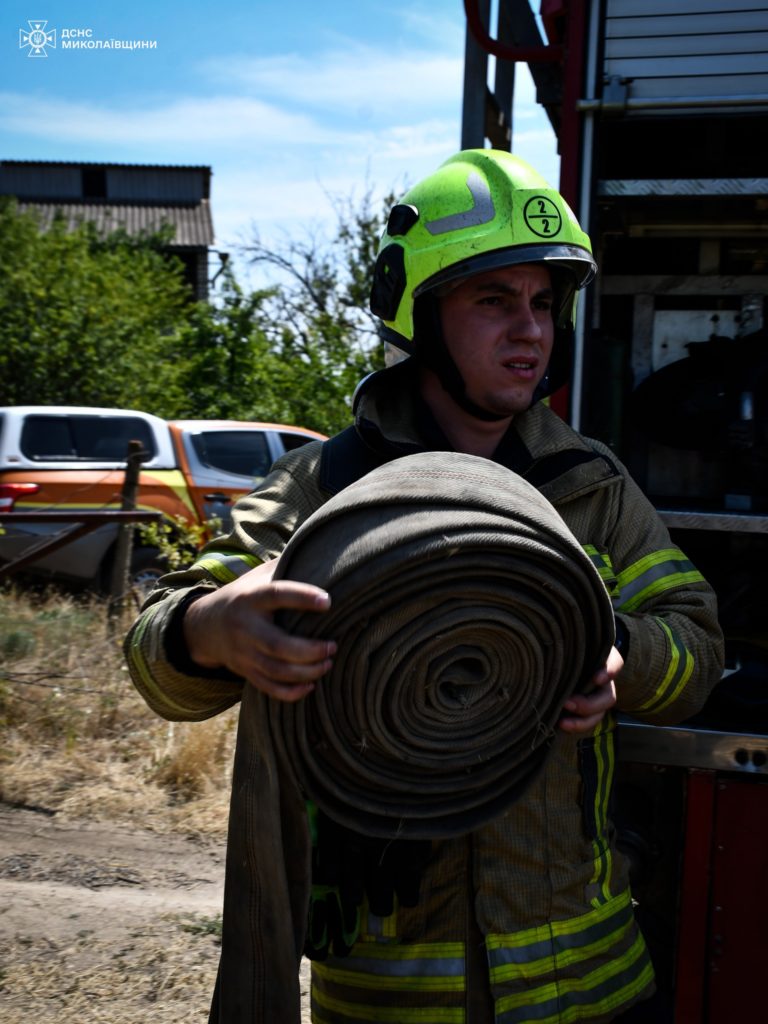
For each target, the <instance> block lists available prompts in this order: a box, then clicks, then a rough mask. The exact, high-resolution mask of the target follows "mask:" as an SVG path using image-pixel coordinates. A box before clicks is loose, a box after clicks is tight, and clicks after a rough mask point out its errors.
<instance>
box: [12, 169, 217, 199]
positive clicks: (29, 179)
mask: <svg viewBox="0 0 768 1024" xmlns="http://www.w3.org/2000/svg"><path fill="white" fill-rule="evenodd" d="M84 172H86V173H88V172H92V173H103V174H105V176H106V179H109V181H110V184H111V187H110V188H109V190H108V193H106V195H108V196H110V197H113V196H114V197H115V198H118V199H121V200H122V199H128V200H131V199H139V198H145V199H147V200H150V201H155V202H161V203H162V202H173V201H174V200H175V201H179V200H180V201H185V200H189V199H191V198H195V199H197V198H198V197H201V198H203V199H210V198H211V176H212V173H213V172H212V170H211V168H210V167H208V166H206V165H202V164H201V165H187V164H119V163H110V162H103V163H98V162H95V161H94V162H82V163H81V162H78V161H70V160H0V193H2V194H3V195H11V196H14V195H17V196H19V197H23V196H24V197H27V198H28V199H34V200H36V201H40V202H42V201H45V200H48V199H55V200H59V201H74V200H76V199H78V198H79V197H80V196H87V194H86V193H84V191H83V186H82V180H81V175H82V174H83V173H84ZM153 181H154V182H155V188H156V189H158V188H159V190H156V191H155V193H154V194H152V195H141V194H142V193H143V194H145V193H146V189H147V187H150V186H151V183H152V182H153ZM2 182H4V184H2ZM131 182H133V187H129V190H128V193H127V194H126V191H125V188H126V186H127V185H129V186H130V183H131ZM190 188H191V191H190ZM59 189H60V190H59ZM136 189H138V191H136ZM174 189H176V190H177V191H178V194H177V195H173V191H174ZM179 189H180V190H179ZM191 193H194V194H195V195H194V196H193V195H191Z"/></svg>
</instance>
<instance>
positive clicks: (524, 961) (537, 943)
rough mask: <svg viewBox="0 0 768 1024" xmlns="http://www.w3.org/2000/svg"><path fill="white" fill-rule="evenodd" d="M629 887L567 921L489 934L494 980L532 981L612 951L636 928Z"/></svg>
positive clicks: (492, 981)
mask: <svg viewBox="0 0 768 1024" xmlns="http://www.w3.org/2000/svg"><path fill="white" fill-rule="evenodd" d="M633 922H634V912H633V909H632V900H631V897H630V893H629V890H627V891H625V892H623V893H620V894H619V895H618V896H615V897H614V898H613V899H612V900H610V901H609V902H607V903H604V904H602V905H601V906H600V907H596V908H595V909H594V910H590V911H588V912H587V913H586V914H581V915H580V916H579V917H574V918H570V919H569V920H567V921H551V922H549V923H548V924H540V925H536V927H535V928H527V929H526V930H525V931H522V932H513V933H511V934H507V935H488V936H487V937H486V940H485V944H486V947H487V949H488V957H489V963H490V972H491V983H492V984H494V985H502V984H504V983H507V982H510V981H522V982H526V983H528V984H529V983H530V981H531V980H532V979H535V978H540V977H541V976H542V975H544V974H547V973H548V972H553V971H554V972H557V971H560V970H563V968H566V967H568V966H570V965H572V964H576V963H581V962H582V961H584V960H589V959H590V958H591V957H592V956H594V955H595V954H596V953H602V952H604V951H606V950H611V949H612V948H613V946H615V945H616V943H617V942H618V941H619V940H620V939H621V937H622V936H623V935H625V934H626V933H627V931H628V930H629V929H630V928H631V927H632V925H633Z"/></svg>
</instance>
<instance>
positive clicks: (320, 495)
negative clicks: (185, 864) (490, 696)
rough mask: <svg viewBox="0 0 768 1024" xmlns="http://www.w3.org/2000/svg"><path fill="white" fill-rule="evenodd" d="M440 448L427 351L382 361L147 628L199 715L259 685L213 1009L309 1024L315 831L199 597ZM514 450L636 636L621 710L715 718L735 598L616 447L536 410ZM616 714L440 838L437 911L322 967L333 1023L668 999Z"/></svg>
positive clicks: (366, 931)
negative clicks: (303, 980)
mask: <svg viewBox="0 0 768 1024" xmlns="http://www.w3.org/2000/svg"><path fill="white" fill-rule="evenodd" d="M361 439H362V441H363V442H364V443H361ZM436 448H437V449H441V448H442V449H448V448H449V445H448V444H447V442H446V441H445V439H444V438H443V437H442V435H441V434H440V432H439V430H438V428H437V426H436V425H435V424H434V422H433V421H432V420H431V417H430V415H429V413H428V411H427V410H426V408H425V407H424V406H423V404H422V403H421V402H420V400H419V398H418V394H417V390H416V380H415V374H414V373H413V370H412V368H411V366H410V364H409V362H406V363H404V364H400V365H398V366H394V367H391V368H389V369H387V370H385V371H382V372H381V373H380V374H377V375H374V377H372V378H370V379H369V381H368V382H366V385H365V386H364V387H363V389H362V391H361V394H360V396H359V399H358V402H357V407H356V427H355V428H354V429H353V428H350V430H349V431H346V432H344V433H343V434H341V435H338V436H337V438H335V439H332V441H331V442H326V443H321V442H312V443H310V444H308V445H306V446H305V447H303V448H300V449H298V450H296V451H293V452H291V453H289V454H288V455H286V456H284V457H283V458H282V459H280V460H279V461H278V462H277V463H276V465H275V467H274V468H273V471H272V472H271V473H270V475H269V476H268V477H267V478H266V479H265V480H264V481H263V483H262V484H261V485H260V486H259V488H258V489H257V490H256V491H254V492H253V493H252V494H251V495H249V496H248V497H246V498H244V499H242V500H241V501H240V502H239V503H238V505H237V506H236V508H235V510H234V528H233V530H232V532H231V533H230V534H229V535H228V536H227V537H226V538H224V539H221V540H218V541H214V542H212V543H211V544H209V545H208V547H207V548H206V549H205V550H204V551H203V552H202V554H201V556H200V557H199V558H198V560H197V562H196V563H195V565H194V566H193V567H192V568H191V569H190V570H187V571H185V572H182V573H174V574H169V575H168V576H166V577H164V579H163V580H162V581H161V584H160V586H159V587H158V589H157V590H156V591H155V592H154V593H153V595H152V596H151V597H150V599H149V600H148V602H147V605H146V606H145V608H144V610H143V612H142V614H141V615H140V617H139V618H138V620H137V622H136V623H135V625H134V626H133V628H132V630H131V632H130V634H129V637H128V639H127V642H126V653H127V657H128V662H129V666H130V669H131V674H132V677H133V679H134V682H135V684H136V686H137V687H138V689H139V690H140V692H141V693H142V694H143V696H144V698H145V699H146V700H147V702H148V703H149V704H150V706H151V707H153V708H154V709H155V710H156V711H157V712H158V713H159V714H161V715H163V716H164V717H166V718H170V719H186V720H199V719H203V718H207V717H209V716H211V715H214V714H216V713H218V712H220V711H222V710H224V709H225V708H227V707H229V706H231V705H232V704H233V703H235V702H237V701H239V700H241V699H242V707H241V711H240V725H239V733H238V742H237V751H236V756H235V768H234V778H233V788H232V804H231V813H230V825H229V842H228V850H227V877H226V886H225V906H224V926H223V941H222V957H221V967H220V972H219V981H218V985H217V992H216V996H215V998H214V1006H213V1009H212V1014H211V1019H212V1021H217V1022H222V1024H261V1022H271V1021H280V1022H287V1024H290V1022H298V1020H299V1004H300V999H299V988H298V980H297V974H298V971H297V968H298V963H299V959H300V956H301V950H302V946H303V942H304V931H305V925H306V917H307V907H308V900H309V881H310V878H309V875H310V868H309V865H310V845H309V844H310V840H309V835H308V828H307V816H306V809H305V803H304V798H303V795H302V794H301V793H298V792H297V791H296V790H295V788H294V787H293V786H292V785H290V784H288V783H287V782H286V773H285V772H281V769H280V765H279V763H278V761H277V757H276V754H275V751H274V748H273V745H272V742H271V739H270V735H269V729H268V725H267V723H266V717H267V716H266V715H265V714H264V710H265V702H266V701H267V698H266V697H264V695H263V694H261V693H259V692H257V691H256V690H255V689H254V688H253V687H250V686H246V687H243V684H242V682H241V681H239V680H238V679H236V678H234V677H232V676H231V675H229V674H228V673H226V672H213V671H207V670H202V669H200V668H199V667H197V666H195V665H194V664H193V663H192V662H191V661H189V660H188V658H187V657H186V656H185V654H184V650H183V646H182V644H181V643H180V621H181V615H180V612H179V609H180V607H181V606H182V605H183V603H184V602H186V601H188V600H189V599H190V598H191V597H192V596H193V595H194V594H196V593H198V592H199V589H200V588H211V587H218V586H221V585H223V584H226V583H227V582H229V581H231V580H233V579H235V578H236V577H237V576H239V575H240V574H242V573H243V572H247V571H248V570H249V569H250V568H252V567H253V566H254V565H256V564H258V563H259V562H261V561H265V560H267V559H270V558H273V557H276V556H278V555H279V554H280V552H281V550H282V549H283V547H284V546H285V544H286V542H287V540H288V538H289V537H290V536H291V534H292V533H293V531H294V530H295V529H296V528H297V526H298V525H300V524H301V523H302V522H303V521H304V520H305V519H306V518H307V517H308V516H309V515H310V514H311V513H312V512H313V511H314V510H315V509H317V508H318V507H319V506H320V505H321V504H323V503H324V502H325V501H326V500H327V499H328V498H329V497H330V495H331V494H332V493H334V492H336V491H338V490H340V489H341V488H343V487H344V486H346V484H348V483H351V482H352V481H353V480H355V479H357V478H358V477H359V476H360V475H362V474H363V473H365V472H367V471H369V470H370V469H372V468H374V467H375V466H376V465H378V464H379V463H381V462H384V461H387V460H389V459H392V458H397V457H398V456H401V455H404V454H410V453H413V452H416V451H421V450H430V449H436ZM494 460H495V461H497V462H499V463H501V464H502V465H505V466H507V467H508V468H509V469H511V470H513V471H514V472H516V473H518V474H519V475H521V476H522V477H524V478H525V479H527V480H528V481H529V482H530V483H532V484H533V485H534V486H535V487H537V488H538V489H539V490H540V492H541V493H542V494H543V495H544V496H545V497H546V498H547V499H548V500H549V501H550V502H551V503H552V504H553V505H554V506H555V508H556V509H557V511H558V512H559V513H560V515H561V516H562V517H563V519H564V520H565V522H566V524H567V525H568V527H569V528H570V529H571V531H572V532H573V533H574V534H575V536H576V538H577V539H578V540H579V542H580V543H581V544H582V545H583V546H584V549H585V550H586V551H587V552H588V553H589V555H590V556H591V558H592V559H593V561H594V563H595V565H596V566H597V568H598V569H599V572H600V574H601V576H602V578H603V581H604V583H605V586H606V587H607V588H608V590H609V593H610V594H611V596H612V598H613V602H614V607H615V610H616V615H617V621H618V622H620V623H621V631H622V633H624V634H625V635H626V637H628V646H627V647H626V654H625V666H624V669H623V671H622V672H621V674H620V676H619V678H618V680H617V691H618V709H619V710H620V711H622V712H626V713H629V714H631V715H633V716H636V717H637V718H639V719H642V720H643V721H649V722H655V723H658V724H669V723H674V722H677V721H681V720H683V719H685V718H687V717H689V716H690V715H692V714H694V713H695V712H696V711H697V710H698V709H699V708H700V707H701V706H702V704H703V703H704V701H705V699H706V697H707V696H708V694H709V692H710V691H711V689H712V687H713V686H714V684H715V683H716V682H717V680H718V679H719V678H720V674H721V670H722V637H721V633H720V630H719V627H718V625H717V619H716V605H715V597H714V594H713V592H712V590H711V588H710V587H709V586H708V585H707V583H706V582H705V581H704V580H703V578H702V577H701V575H700V574H699V573H698V572H697V570H696V569H695V567H694V566H693V565H691V563H690V562H689V561H688V560H687V559H686V557H685V555H684V554H683V553H682V552H681V551H680V550H678V549H677V548H676V547H675V546H674V545H673V544H672V542H671V540H670V537H669V535H668V533H667V531H666V529H665V527H664V526H663V524H662V523H661V522H660V521H659V518H658V516H657V515H656V513H655V511H654V509H653V508H652V506H651V505H650V504H649V502H648V501H647V500H646V498H645V497H644V496H643V495H642V493H641V492H640V491H639V489H638V488H637V486H636V485H635V484H634V482H633V481H632V480H631V478H630V477H629V476H628V474H627V472H626V470H625V469H624V468H623V467H622V466H621V464H620V463H619V462H618V461H617V460H616V458H615V456H614V455H613V454H612V453H611V452H610V450H609V449H607V448H606V447H604V446H603V445H601V444H599V443H597V442H595V441H591V440H588V439H585V438H583V437H582V436H580V435H579V434H577V433H575V432H574V431H573V430H572V429H571V428H570V427H568V426H567V425H566V424H564V423H563V422H562V421H561V420H560V419H559V418H558V417H557V416H556V415H555V414H554V413H552V412H551V411H550V410H549V409H547V408H546V407H544V406H542V405H536V406H534V407H533V408H532V409H530V410H529V411H528V412H527V413H525V414H523V415H520V416H517V417H516V418H515V419H514V421H513V424H512V426H511V427H510V430H509V431H508V433H507V435H506V437H505V438H504V439H503V440H502V442H501V444H500V445H499V448H498V449H497V451H496V453H495V456H494ZM320 685H322V683H320ZM614 727H615V716H614V715H608V716H606V718H605V719H604V721H603V722H602V723H601V725H600V726H599V727H598V728H597V729H596V730H595V733H594V735H590V736H587V737H583V736H582V737H581V738H578V737H576V736H572V735H569V734H566V733H564V732H561V731H559V732H558V734H557V736H556V737H555V739H554V741H553V744H552V747H551V750H550V753H549V756H548V758H547V761H546V764H545V767H544V770H543V771H542V772H541V773H540V774H539V775H538V776H537V778H536V779H535V781H534V782H533V784H532V785H531V786H530V788H529V789H528V790H527V791H526V792H525V793H524V795H523V796H522V798H521V799H520V800H519V801H518V802H517V803H515V804H514V805H513V806H512V807H511V808H510V809H509V810H508V811H507V812H506V813H504V814H503V815H501V816H500V817H499V818H497V819H496V820H494V821H492V822H491V824H489V825H487V826H485V827H482V828H480V829H478V830H477V831H475V832H473V833H471V834H469V835H464V836H460V837H457V838H453V839H446V840H440V841H434V842H433V844H432V854H431V857H430V860H429V863H428V865H427V867H426V869H425V873H424V875H423V879H422V885H421V897H420V900H419V902H418V905H417V906H416V907H414V908H410V909H404V908H402V907H401V908H397V909H396V910H395V912H394V913H393V914H392V915H390V916H389V917H386V918H380V917H376V916H374V915H373V914H370V913H365V910H366V908H365V906H364V908H363V909H364V913H363V918H362V928H361V934H360V938H359V940H358V942H357V943H356V944H355V945H354V947H353V948H352V950H351V952H350V954H349V956H347V957H343V958H335V957H329V958H328V959H327V960H326V961H324V962H323V963H314V964H313V989H312V1012H313V1020H315V1021H316V1022H318V1024H331V1022H363V1021H366V1022H369V1021H383V1022H389V1024H407V1022H413V1024H416V1022H419V1024H487V1022H489V1021H495V1022H496V1024H523V1022H533V1021H536V1022H539V1024H542V1022H555V1021H568V1022H572V1021H591V1022H599V1021H607V1020H610V1019H611V1018H612V1017H614V1016H616V1015H618V1014H619V1013H621V1012H623V1011H624V1010H626V1009H627V1008H628V1007H629V1006H630V1005H631V1004H633V1003H635V1002H637V1001H639V1000H641V999H644V998H646V997H647V996H648V995H649V994H650V993H651V992H652V991H653V985H654V982H653V971H652V967H651V964H650V961H649V957H648V953H647V950H646V947H645V944H644V941H643V938H642V936H641V935H640V933H639V930H638V928H637V925H636V923H635V920H634V915H633V910H632V904H631V898H630V892H629V885H628V877H627V868H626V865H625V863H624V861H623V859H622V857H621V855H620V854H619V853H618V851H617V850H616V848H615V845H614V835H613V829H612V825H611V822H610V820H609V817H608V805H609V799H610V794H611V785H612V776H613V770H614V758H615V750H614V736H615V732H614Z"/></svg>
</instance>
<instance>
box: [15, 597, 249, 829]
mask: <svg viewBox="0 0 768 1024" xmlns="http://www.w3.org/2000/svg"><path fill="white" fill-rule="evenodd" d="M125 625H127V623H126V624H125ZM124 631H125V629H124V628H117V629H113V628H110V624H109V623H108V620H107V616H106V610H105V606H104V604H103V603H99V602H96V601H94V600H90V601H88V600H82V599H77V598H75V597H71V596H62V595H61V594H51V595H48V596H45V595H43V596H40V595H37V594H33V595H25V594H23V593H16V592H13V591H11V592H5V593H0V737H1V738H2V744H1V745H0V770H1V772H2V775H1V776H0V799H2V800H3V801H5V802H7V803H11V804H21V805H26V806H31V807H42V808H46V809H48V810H52V811H57V812H59V813H61V814H65V815H67V816H71V817H80V818H94V819H103V820H106V819H109V820H111V821H116V822H120V823H130V824H133V825H135V826H136V827H147V828H152V829H153V830H155V831H158V830H160V831H164V830H169V829H170V830H175V829H178V830H183V831H185V832H196V831H197V832H199V833H201V834H205V835H212V836H217V837H223V836H224V834H225V829H226V819H227V809H228V802H229V787H230V769H231V762H232V753H233V749H234V734H235V721H236V711H234V710H233V711H232V712H230V713H227V714H224V715H220V716H218V717H217V718H215V719H212V720H210V721H208V722H200V723H172V722H165V721H163V720H162V719H160V718H158V717H157V716H156V715H154V714H153V712H151V711H150V710H149V708H147V706H146V705H145V704H144V702H143V700H142V699H141V697H140V696H139V695H138V693H137V692H136V690H135V689H134V688H133V685H132V683H131V681H130V677H129V675H128V671H127V669H126V667H125V664H124V661H123V656H122V650H121V640H122V635H123V633H124Z"/></svg>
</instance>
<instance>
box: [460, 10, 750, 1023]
mask: <svg viewBox="0 0 768 1024" xmlns="http://www.w3.org/2000/svg"><path fill="white" fill-rule="evenodd" d="M533 2H534V0H531V3H533ZM531 3H529V2H528V0H496V2H495V3H494V5H493V8H492V7H491V4H490V0H465V3H464V7H465V13H466V18H467V36H466V57H465V78H464V105H463V121H462V148H467V147H474V146H484V145H487V144H489V143H490V144H491V145H493V146H494V147H496V148H501V149H511V148H512V145H511V139H512V138H513V133H512V111H513V109H514V103H513V98H514V87H515V70H516V68H517V66H518V65H520V64H527V65H528V69H529V71H530V74H531V77H532V79H533V81H534V83H535V86H536V96H537V102H538V103H540V104H541V106H542V108H543V110H544V111H545V112H546V115H547V117H548V119H549V121H550V123H551V125H552V129H553V131H554V134H555V137H556V139H557V146H558V152H559V155H560V161H561V172H560V181H559V187H560V191H561V192H562V193H563V195H564V196H565V198H566V200H567V201H568V202H569V204H570V205H571V207H572V208H573V209H574V211H575V213H576V215H577V217H578V219H579V221H580V223H581V224H582V226H583V227H584V228H585V229H586V230H587V231H588V233H589V235H590V237H591V239H592V243H593V246H594V250H595V255H596V258H597V262H598V265H599V268H600V269H599V274H598V278H597V281H596V284H595V285H593V286H592V287H591V289H589V290H588V291H589V294H588V295H587V296H586V297H585V299H584V301H581V302H580V305H579V308H578V320H577V330H576V344H575V355H574V366H573V374H572V379H571V384H570V387H569V389H568V391H567V393H566V392H564V391H563V392H560V393H559V394H558V395H556V396H554V397H553V400H552V401H553V405H554V406H555V408H556V409H557V411H558V412H559V413H560V414H561V415H563V416H564V417H565V418H566V419H567V420H568V421H569V422H571V423H572V424H573V425H574V426H575V427H576V428H577V429H579V430H581V431H582V432H583V433H585V434H587V435H589V436H592V437H597V438H600V439H602V440H603V441H606V442H607V443H608V444H610V445H611V447H612V448H613V450H614V451H615V452H616V453H617V455H618V456H619V458H621V459H622V460H623V461H624V462H625V463H626V464H627V465H628V467H629V468H630V470H631V472H632V474H633V476H634V477H635V479H636V480H637V481H638V483H640V485H641V486H642V487H643V489H644V490H645V492H646V494H648V496H649V497H650V498H651V500H652V501H653V502H654V504H655V506H656V508H657V509H658V511H659V514H660V516H661V517H662V519H663V520H664V521H665V523H666V524H667V526H668V527H669V529H670V532H671V534H672V538H673V541H674V542H675V543H676V544H678V545H679V546H680V547H681V548H682V549H683V550H684V551H685V552H686V554H687V555H688V556H689V557H690V558H691V560H692V561H693V562H694V564H695V565H696V566H697V567H698V568H699V569H700V570H701V571H702V572H703V573H704V575H705V576H706V577H707V579H708V580H709V581H710V582H711V584H712V585H713V586H714V588H715V590H716V591H717V594H718V599H719V606H720V617H721V623H722V626H723V630H724V632H725V635H726V651H727V659H726V670H725V673H724V676H723V678H722V680H721V682H720V684H719V685H718V687H717V688H716V690H715V692H714V693H713V695H712V697H711V699H710V701H709V703H708V704H707V706H706V708H705V709H704V711H703V712H702V713H701V714H699V715H697V716H696V718H695V719H692V720H689V721H687V722H683V723H681V724H680V725H678V726H675V727H654V726H649V725H646V724H642V723H638V722H636V721H633V720H630V719H628V718H627V719H624V718H622V719H621V722H620V727H619V764H618V767H617V800H616V807H615V820H616V822H617V827H618V830H619V836H620V842H621V845H622V846H623V848H624V850H625V851H626V852H627V854H628V855H629V857H630V859H631V863H632V869H633V871H632V875H633V895H634V898H635V901H636V908H637V913H638V917H639V919H640V922H641V925H642V927H643V930H644V932H645V935H646V938H647V940H648V943H649V946H650V948H651V951H652V956H653V958H654V961H655V966H656V971H657V976H658V980H659V985H660V988H661V990H662V992H663V993H664V994H665V995H666V1002H667V1004H668V1007H669V1010H668V1017H667V1018H665V1019H668V1020H669V1021H671V1022H673V1024H741V1022H745V1021H755V1022H757V1021H763V1020H768V997H766V995H765V994H764V990H763V982H764V980H765V979H764V978H763V973H764V972H765V971H768V599H766V592H767V589H768V324H766V296H768V158H766V156H765V147H766V143H765V140H766V138H768V0H738V2H735V0H675V2H674V3H672V2H670V0H541V3H540V5H538V4H537V5H535V6H537V7H538V9H537V10H535V11H534V9H533V8H532V6H531ZM491 13H493V16H494V17H493V22H494V23H493V24H492V23H491V21H492V19H491V17H490V15H491ZM491 79H492V80H491ZM658 1019H659V1021H661V1024H663V1021H662V1019H661V1018H658Z"/></svg>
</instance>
